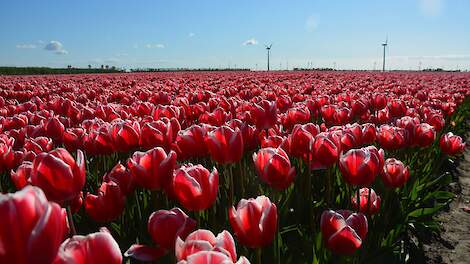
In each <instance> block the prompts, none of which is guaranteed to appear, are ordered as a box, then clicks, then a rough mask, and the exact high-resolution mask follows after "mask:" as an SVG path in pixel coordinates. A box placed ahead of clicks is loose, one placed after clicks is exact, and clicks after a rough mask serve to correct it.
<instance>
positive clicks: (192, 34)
mask: <svg viewBox="0 0 470 264" xmlns="http://www.w3.org/2000/svg"><path fill="white" fill-rule="evenodd" d="M194 36H196V33H193V32H191V33H189V34H188V38H192V37H194Z"/></svg>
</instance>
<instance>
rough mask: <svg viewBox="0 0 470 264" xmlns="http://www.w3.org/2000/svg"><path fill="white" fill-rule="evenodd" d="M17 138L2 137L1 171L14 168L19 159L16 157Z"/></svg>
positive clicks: (0, 152) (0, 145)
mask: <svg viewBox="0 0 470 264" xmlns="http://www.w3.org/2000/svg"><path fill="white" fill-rule="evenodd" d="M14 144H15V140H14V139H13V138H0V173H2V172H3V170H9V169H13V167H15V165H16V164H15V163H17V160H16V159H15V151H14V150H13V145H14Z"/></svg>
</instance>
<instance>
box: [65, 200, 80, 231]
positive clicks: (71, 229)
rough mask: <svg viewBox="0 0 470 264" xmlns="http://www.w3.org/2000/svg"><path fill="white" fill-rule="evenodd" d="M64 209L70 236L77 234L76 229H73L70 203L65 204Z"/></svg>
mask: <svg viewBox="0 0 470 264" xmlns="http://www.w3.org/2000/svg"><path fill="white" fill-rule="evenodd" d="M66 211H67V219H68V220H69V226H70V233H71V236H75V235H76V234H77V230H76V229H75V224H74V223H73V217H72V210H71V209H70V205H67V207H66Z"/></svg>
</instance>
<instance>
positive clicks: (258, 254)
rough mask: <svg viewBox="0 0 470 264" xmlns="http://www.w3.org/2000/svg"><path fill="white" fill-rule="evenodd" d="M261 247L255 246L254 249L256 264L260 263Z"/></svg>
mask: <svg viewBox="0 0 470 264" xmlns="http://www.w3.org/2000/svg"><path fill="white" fill-rule="evenodd" d="M262 251H263V249H262V248H257V249H256V259H257V262H258V264H261V263H262V262H261V254H262Z"/></svg>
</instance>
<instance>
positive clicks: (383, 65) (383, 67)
mask: <svg viewBox="0 0 470 264" xmlns="http://www.w3.org/2000/svg"><path fill="white" fill-rule="evenodd" d="M387 45H388V37H386V38H385V42H384V43H382V46H383V47H384V57H383V64H382V71H385V48H386V47H387Z"/></svg>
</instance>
